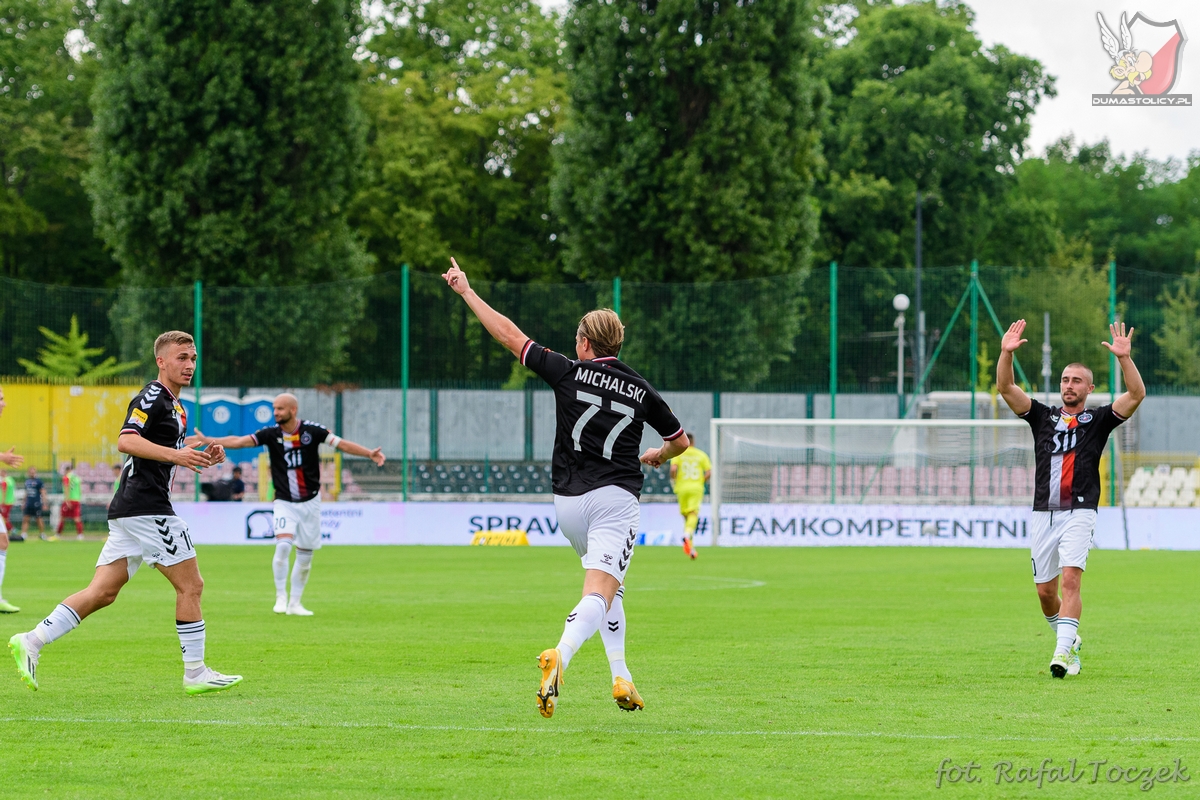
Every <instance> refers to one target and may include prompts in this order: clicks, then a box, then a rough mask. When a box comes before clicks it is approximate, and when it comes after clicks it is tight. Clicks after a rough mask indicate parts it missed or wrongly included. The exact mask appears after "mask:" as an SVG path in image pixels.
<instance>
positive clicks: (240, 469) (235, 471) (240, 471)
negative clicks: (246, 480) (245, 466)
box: [233, 467, 242, 475]
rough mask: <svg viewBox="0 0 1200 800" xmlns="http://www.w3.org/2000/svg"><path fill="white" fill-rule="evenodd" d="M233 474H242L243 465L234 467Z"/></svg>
mask: <svg viewBox="0 0 1200 800" xmlns="http://www.w3.org/2000/svg"><path fill="white" fill-rule="evenodd" d="M233 474H234V475H241V474H242V468H241V467H234V468H233Z"/></svg>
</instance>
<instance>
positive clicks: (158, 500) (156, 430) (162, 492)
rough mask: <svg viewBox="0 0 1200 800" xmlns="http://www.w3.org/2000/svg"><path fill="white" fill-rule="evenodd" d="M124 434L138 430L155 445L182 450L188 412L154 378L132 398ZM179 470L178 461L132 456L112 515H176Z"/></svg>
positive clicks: (109, 513) (127, 460)
mask: <svg viewBox="0 0 1200 800" xmlns="http://www.w3.org/2000/svg"><path fill="white" fill-rule="evenodd" d="M121 433H122V434H126V433H136V434H137V435H138V436H141V437H143V438H144V439H147V440H148V441H151V442H153V443H154V444H158V445H162V446H163V447H170V448H172V449H174V450H180V449H182V448H183V440H184V437H185V436H186V435H187V413H186V412H185V411H184V410H183V405H182V404H181V403H180V402H179V400H178V398H176V397H175V395H173V394H171V390H170V389H168V388H167V387H166V386H164V385H163V384H161V383H159V382H158V381H151V382H150V383H148V384H146V386H145V388H143V389H142V390H141V391H140V392H138V393H137V396H136V397H134V398H133V400H131V401H130V403H129V409H128V411H126V412H125V424H124V425H122V426H121ZM176 469H178V467H176V466H175V465H174V464H167V463H165V462H162V461H151V460H149V459H145V458H137V457H136V456H128V457H127V458H126V459H125V464H124V466H123V467H122V469H121V478H120V484H119V486H118V487H117V493H116V494H115V495H113V499H112V502H111V503H109V506H108V518H109V519H123V518H125V517H148V516H172V515H174V514H175V510H174V509H173V508H172V507H171V483H172V481H174V480H175V470H176Z"/></svg>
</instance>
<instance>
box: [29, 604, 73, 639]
mask: <svg viewBox="0 0 1200 800" xmlns="http://www.w3.org/2000/svg"><path fill="white" fill-rule="evenodd" d="M78 627H79V615H78V614H76V613H75V610H74V609H72V608H71V607H70V606H67V605H64V604H62V603H59V604H58V605H57V606H55V607H54V610H53V611H51V612H50V616H48V617H46V618H45V619H44V620H42V624H41V625H38V626H37V627H36V628H34V629H33V630H31V631H30V633H31V634H33V637H32V638H34V639H37V640H38V641H39V642H40V644H39V645H38V649H39V650H40V649H41V646H42V645H45V644H50V643H51V642H53V641H54V640H55V639H61V638H62V637H64V636H66V635H67V634H68V633H70V632H71V631H73V630H75V629H76V628H78Z"/></svg>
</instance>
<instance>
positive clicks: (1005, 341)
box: [1000, 319, 1029, 353]
mask: <svg viewBox="0 0 1200 800" xmlns="http://www.w3.org/2000/svg"><path fill="white" fill-rule="evenodd" d="M1024 332H1025V320H1023V319H1019V320H1017V321H1016V322H1014V323H1013V324H1012V325H1009V326H1008V330H1007V331H1005V333H1004V336H1003V337H1002V338H1001V339H1000V352H1001V353H1015V352H1016V351H1017V348H1018V347H1020V346H1021V345H1023V344H1025V343H1026V342H1028V341H1029V340H1028V339H1022V338H1021V334H1022V333H1024Z"/></svg>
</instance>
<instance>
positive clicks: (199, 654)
mask: <svg viewBox="0 0 1200 800" xmlns="http://www.w3.org/2000/svg"><path fill="white" fill-rule="evenodd" d="M154 358H155V361H156V362H157V363H158V379H157V380H154V381H151V382H150V383H148V384H147V385H146V387H145V388H144V389H142V390H141V391H140V392H138V393H137V396H136V397H134V398H133V400H132V401H131V402H130V404H129V409H128V411H127V412H126V415H125V423H124V425H122V427H121V433H120V436H118V437H117V449H118V450H120V451H121V452H122V453H125V454H126V455H127V456H128V458H127V459H126V460H125V466H124V468H123V469H122V472H121V485H120V488H119V489H118V490H117V493H116V495H115V496H114V497H113V499H112V503H111V504H110V505H109V507H108V541H106V542H105V543H104V549H103V550H101V551H100V558H99V560H98V561H97V562H96V574H95V577H93V578H92V582H91V583H90V584H89V585H88V587H87V588H86V589H84V590H83V591H80V592H76V593H75V594H73V595H71V596H70V597H68V598H67V599H66V600H63V601H62V603H60V604H59V605H58V607H57V608H55V609H54V610H53V611H52V612H50V616H48V617H46V619H44V620H43V621H42V622H41V623H40V624H39V625H38V626H37V627H36V628H34V629H33V630H32V631H29V632H28V633H18V634H17V635H16V636H14V637H12V639H10V640H9V642H8V647H9V650H11V651H12V654H13V657H14V658H15V659H16V661H17V670H18V671H19V672H20V673H21V678H22V679H23V680H24V681H25V683H26V684H27V685H28V686H29V688H30V689H34V690H36V689H37V688H38V683H37V663H38V657H39V656H40V654H41V650H42V647H44V646H45V645H47V644H49V643H50V642H53V641H54V640H55V639H58V638H60V637H62V636H65V635H66V634H68V633H70V632H71V631H73V630H74V629H75V628H76V627H77V626H78V625H79V623H80V622H81V621H82V620H83V619H84V618H85V617H87V616H88V615H90V614H92V613H93V612H95V611H99V610H100V609H102V608H104V607H105V606H107V605H110V604H111V603H112V602H113V601H114V600H116V599H117V594H118V593H119V592H120V591H121V587H123V586H124V585H125V584H126V583H127V582H128V581H129V579H130V578H132V577H133V574H134V573H135V572H137V570H138V567H140V566H141V565H142V564H143V563H146V564H149V565H150V566H152V567H156V568H157V569H158V571H159V572H161V573H162V574H163V575H164V576H166V578H167V580H169V581H170V582H171V585H172V586H174V587H175V629H176V632H177V633H178V634H179V644H180V646H181V648H182V650H183V667H184V671H183V689H184V691H185V692H187V693H188V694H202V693H205V692H218V691H221V690H222V689H228V688H229V687H231V686H234V685H236V684H238V683H241V680H242V676H241V675H222V674H221V673H219V672H216V671H215V670H213V669H211V668H210V667H207V666H205V664H204V638H205V637H204V615H203V614H202V613H201V612H200V595H201V593H202V591H203V589H204V581H203V580H202V579H201V577H200V569H199V567H198V566H197V565H196V551H195V549H194V548H193V547H192V540H191V537H190V536H189V535H188V529H187V524H186V523H184V521H183V520H181V519H180V518H179V517H177V516H175V510H174V509H173V508H172V507H171V484H172V482H173V481H174V479H175V470H176V469H178V468H179V467H184V468H186V469H190V470H192V471H194V472H199V471H200V470H201V469H203V468H204V467H209V466H212V465H214V464H219V463H221V462H222V461H223V460H224V459H225V453H224V451H223V450H222V449H221V448H220V447H210V448H208V450H207V451H204V450H198V449H194V447H193V445H195V444H196V442H195V440H194V439H188V438H185V437H186V434H187V415H186V414H185V413H184V410H183V406H182V405H181V404H180V402H179V400H178V397H179V391H180V389H182V388H183V387H184V386H187V385H188V384H190V383H191V382H192V375H193V374H194V373H195V371H196V345H195V343H194V342H193V340H192V337H191V335H189V334H187V333H184V332H182V331H168V332H167V333H164V334H162V335H161V336H159V337H158V339H157V340H155V342H154Z"/></svg>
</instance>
